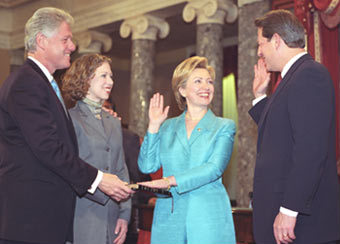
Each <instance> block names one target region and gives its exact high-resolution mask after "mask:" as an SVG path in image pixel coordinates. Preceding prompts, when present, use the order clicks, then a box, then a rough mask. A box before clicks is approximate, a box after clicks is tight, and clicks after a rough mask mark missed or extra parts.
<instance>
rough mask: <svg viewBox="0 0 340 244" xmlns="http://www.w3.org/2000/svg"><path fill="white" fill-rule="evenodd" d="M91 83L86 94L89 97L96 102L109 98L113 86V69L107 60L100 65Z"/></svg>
mask: <svg viewBox="0 0 340 244" xmlns="http://www.w3.org/2000/svg"><path fill="white" fill-rule="evenodd" d="M89 83H90V88H89V90H88V93H87V95H86V97H87V98H88V99H90V100H92V101H94V102H101V101H104V100H106V99H108V98H109V95H110V92H111V90H112V87H113V80H112V71H111V67H110V65H109V64H108V63H107V62H105V63H103V64H102V65H101V66H99V67H98V68H97V69H96V71H95V73H94V76H93V78H92V79H91V80H90V81H89Z"/></svg>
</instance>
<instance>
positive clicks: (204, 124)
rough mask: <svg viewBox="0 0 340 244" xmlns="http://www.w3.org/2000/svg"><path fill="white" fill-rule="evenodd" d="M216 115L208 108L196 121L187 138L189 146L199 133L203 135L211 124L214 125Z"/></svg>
mask: <svg viewBox="0 0 340 244" xmlns="http://www.w3.org/2000/svg"><path fill="white" fill-rule="evenodd" d="M215 118H216V116H215V115H214V113H213V112H212V111H211V110H210V109H208V111H207V113H206V114H205V115H204V116H203V118H202V119H201V120H200V121H199V122H198V124H197V125H196V126H195V128H194V129H193V131H192V132H191V136H190V139H189V145H190V146H191V145H192V144H193V143H194V142H195V141H196V140H197V139H198V138H199V137H200V136H201V135H203V134H204V133H205V132H206V131H208V130H209V129H210V128H211V126H214V125H213V124H214V122H215Z"/></svg>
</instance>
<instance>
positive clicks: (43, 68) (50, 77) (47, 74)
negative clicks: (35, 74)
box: [28, 56, 54, 82]
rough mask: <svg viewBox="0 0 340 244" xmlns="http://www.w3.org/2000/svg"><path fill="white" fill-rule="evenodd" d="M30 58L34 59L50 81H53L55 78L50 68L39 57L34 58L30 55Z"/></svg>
mask: <svg viewBox="0 0 340 244" xmlns="http://www.w3.org/2000/svg"><path fill="white" fill-rule="evenodd" d="M28 58H29V59H30V60H32V61H33V62H34V63H35V64H36V65H38V67H39V68H40V69H41V71H42V72H43V73H44V75H45V76H46V77H47V79H48V81H49V82H51V81H52V80H53V79H54V78H53V76H52V75H51V74H50V72H49V71H48V69H47V68H46V67H45V66H44V65H43V64H42V63H40V62H39V61H38V60H37V59H35V58H33V57H32V56H28Z"/></svg>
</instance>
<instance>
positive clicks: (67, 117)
mask: <svg viewBox="0 0 340 244" xmlns="http://www.w3.org/2000/svg"><path fill="white" fill-rule="evenodd" d="M26 63H27V64H28V65H30V66H31V67H32V69H33V70H34V71H35V72H37V74H38V75H39V76H40V77H41V78H42V80H43V81H44V82H46V83H47V84H48V87H49V89H50V93H51V94H53V95H52V96H53V98H54V100H55V101H56V104H57V106H58V107H59V111H60V114H62V116H63V117H64V120H65V123H66V127H67V130H68V131H69V135H70V137H71V140H72V142H73V144H74V146H75V149H76V150H78V142H77V137H76V134H75V131H74V127H73V123H72V120H71V117H70V114H69V113H68V111H67V110H66V111H65V108H64V107H63V105H62V104H61V102H60V100H59V98H58V96H57V94H56V93H55V91H54V89H53V88H52V85H51V83H50V81H49V80H48V79H47V77H46V75H45V74H44V73H43V72H42V70H41V69H40V68H39V66H38V65H37V64H36V63H34V62H33V61H32V60H31V59H27V60H26ZM66 113H67V114H66Z"/></svg>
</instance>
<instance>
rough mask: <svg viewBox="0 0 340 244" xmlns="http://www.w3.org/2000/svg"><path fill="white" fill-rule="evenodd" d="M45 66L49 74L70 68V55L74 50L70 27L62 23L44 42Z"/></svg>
mask: <svg viewBox="0 0 340 244" xmlns="http://www.w3.org/2000/svg"><path fill="white" fill-rule="evenodd" d="M44 49H45V53H44V60H45V65H46V66H47V68H48V70H49V71H50V72H51V73H54V71H55V70H57V69H65V68H68V67H69V66H70V55H71V53H72V52H73V51H74V50H75V45H74V43H73V42H72V32H71V28H70V25H69V24H67V23H66V22H62V23H61V24H60V26H59V28H58V30H57V31H56V32H55V33H54V34H53V35H52V36H51V37H45V40H44Z"/></svg>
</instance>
